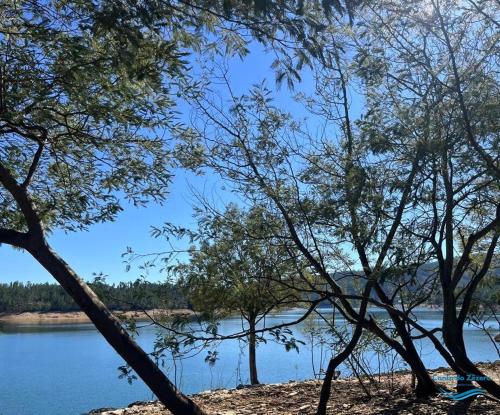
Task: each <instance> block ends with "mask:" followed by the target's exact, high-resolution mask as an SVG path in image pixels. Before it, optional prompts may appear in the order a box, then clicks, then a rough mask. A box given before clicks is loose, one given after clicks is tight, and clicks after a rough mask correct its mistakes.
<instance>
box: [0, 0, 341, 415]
mask: <svg viewBox="0 0 500 415" xmlns="http://www.w3.org/2000/svg"><path fill="white" fill-rule="evenodd" d="M299 3H300V5H302V4H303V3H302V2H299ZM299 3H298V4H299ZM286 4H287V3H286V2H282V1H276V2H269V5H270V6H272V7H263V4H262V2H234V3H233V2H226V1H223V2H222V1H221V2H208V3H207V2H202V1H200V2H197V1H196V2H195V1H192V2H187V1H178V2H177V1H174V2H170V1H157V2H156V1H155V2H135V1H123V2H115V1H106V0H103V1H98V2H93V1H85V0H84V1H78V2H72V1H69V2H68V1H53V2H37V1H35V2H32V1H21V2H18V1H10V0H9V1H5V2H2V4H1V5H0V21H1V23H0V138H1V142H0V183H1V187H0V211H1V216H0V243H4V244H9V245H12V246H15V247H18V248H22V249H25V250H27V251H28V252H30V254H31V255H32V256H33V257H34V258H35V259H36V260H37V261H38V262H39V263H40V264H42V265H43V266H44V267H45V268H46V269H47V270H48V271H49V272H50V273H51V274H52V275H53V276H54V277H55V278H56V280H57V281H58V282H59V283H60V284H61V285H62V286H63V288H64V289H65V290H66V291H67V292H68V293H69V294H70V295H71V296H72V298H73V299H74V300H75V302H76V303H77V304H78V305H79V306H80V307H81V308H82V310H84V311H85V312H86V313H87V314H88V315H89V317H90V318H91V320H92V321H93V322H94V324H95V325H96V327H97V328H98V329H99V330H100V331H101V333H102V334H103V335H104V337H105V338H106V339H107V340H108V342H109V343H110V344H111V345H112V346H113V347H114V348H115V349H116V350H117V351H118V353H119V354H120V355H121V356H122V357H123V358H124V359H125V360H126V361H127V362H128V363H129V364H130V366H131V367H132V368H134V369H135V370H136V371H137V373H138V374H139V375H140V376H141V378H142V379H143V380H144V381H145V382H146V383H147V384H148V386H149V387H150V388H151V389H152V390H153V392H154V393H155V394H156V395H157V396H158V397H159V398H160V400H161V401H162V402H163V403H164V404H165V405H166V406H167V407H168V408H169V409H171V410H172V412H174V413H176V414H188V413H201V410H200V409H199V408H197V407H196V406H195V405H194V404H193V403H192V402H191V401H190V400H189V399H187V398H186V397H184V396H182V395H181V394H180V393H179V392H178V391H177V390H176V389H175V387H174V386H173V385H172V383H171V382H170V381H169V380H168V379H167V378H166V377H165V376H164V374H163V373H162V372H161V371H160V370H159V369H158V368H157V367H156V366H155V365H154V364H153V363H152V361H151V360H150V359H149V358H148V356H147V355H146V353H144V351H142V350H141V349H140V348H139V347H138V346H137V344H136V343H135V342H134V341H133V340H132V339H131V338H130V337H129V336H128V335H127V333H126V332H125V331H124V330H123V328H122V327H121V325H120V323H119V321H118V320H117V319H116V318H115V317H114V316H113V315H112V314H111V313H110V312H109V311H108V310H107V308H106V307H105V306H104V304H103V303H102V302H101V301H100V300H99V298H97V296H96V295H95V293H94V292H93V291H92V290H91V289H90V288H89V287H88V286H87V285H86V284H85V283H84V282H83V281H82V280H81V279H80V278H79V277H78V276H77V275H76V274H75V272H74V271H73V270H72V269H71V268H70V267H69V265H68V264H66V263H65V262H64V261H63V260H62V259H61V258H60V257H59V256H58V255H57V254H56V253H55V252H54V251H53V250H52V248H51V247H50V245H49V244H48V241H47V239H46V235H47V233H50V232H51V231H52V230H55V229H63V230H66V231H73V230H79V229H85V228H87V227H88V226H90V225H92V224H94V223H98V222H102V221H108V220H113V219H114V218H115V217H116V215H117V213H118V212H119V211H120V210H121V204H122V200H123V199H128V200H129V201H131V202H133V203H135V204H144V203H145V202H146V201H148V200H151V199H155V200H158V201H161V200H163V198H164V197H165V194H166V188H167V185H168V182H169V179H170V173H169V169H168V159H169V152H168V148H167V146H166V143H165V141H164V140H163V139H161V138H160V137H159V135H157V134H155V133H154V132H155V130H156V129H157V128H160V127H161V128H164V127H165V126H166V125H168V124H169V123H171V122H174V112H173V111H172V108H173V101H172V99H171V96H172V94H175V93H176V90H177V89H178V88H180V87H181V85H182V84H183V83H184V82H185V81H186V78H185V75H186V73H187V69H188V62H187V60H186V59H185V55H186V53H187V51H188V50H190V49H195V50H203V49H211V50H217V49H218V46H217V40H218V39H220V40H221V41H222V42H223V43H224V44H225V46H226V51H227V52H228V53H231V52H237V53H240V54H241V55H244V54H245V53H247V51H248V50H247V48H246V45H247V41H245V38H243V37H242V36H240V34H241V33H240V32H239V31H240V30H241V29H243V30H250V34H251V35H252V36H255V37H257V38H258V39H259V40H260V41H262V42H265V41H266V40H267V41H269V42H271V43H272V44H273V45H281V47H282V48H283V49H282V50H285V49H287V48H288V47H289V43H287V42H288V41H289V40H290V39H291V37H290V36H288V35H289V34H292V35H293V36H292V37H293V38H294V39H295V41H296V42H299V44H301V43H303V42H304V41H306V40H307V39H308V36H304V33H305V32H307V31H308V30H309V28H311V27H312V28H313V29H312V31H313V33H314V32H317V30H318V28H317V27H314V25H310V24H309V21H308V20H307V19H305V18H304V17H301V18H298V19H295V17H294V16H297V15H298V16H305V15H304V12H303V11H301V10H297V14H296V13H292V15H290V13H289V12H291V11H292V10H291V9H289V7H288V6H287V5H286ZM249 6H250V7H249ZM325 6H326V7H325V8H324V10H325V11H328V10H331V9H332V8H331V6H332V3H330V2H325ZM299 9H300V7H299ZM337 9H338V10H340V9H339V8H338V7H337ZM269 10H273V13H274V11H279V10H281V11H282V13H281V15H277V16H273V14H272V13H270V12H269ZM349 10H350V8H349ZM271 17H272V19H271ZM276 19H278V20H276ZM262 20H264V22H263V21H262ZM278 22H283V26H281V27H282V28H286V29H283V30H282V29H281V27H277V23H278ZM264 23H265V24H264ZM267 23H269V24H267ZM214 40H215V42H214ZM295 44H297V43H295ZM309 49H310V50H314V49H315V48H314V47H310V48H309ZM316 49H317V48H316ZM291 50H292V51H293V50H295V48H294V47H293V43H292V47H291ZM292 56H293V54H292Z"/></svg>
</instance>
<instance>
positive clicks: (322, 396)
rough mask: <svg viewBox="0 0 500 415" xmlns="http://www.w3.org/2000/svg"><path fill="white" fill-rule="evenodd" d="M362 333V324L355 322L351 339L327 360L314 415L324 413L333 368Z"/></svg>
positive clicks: (328, 396)
mask: <svg viewBox="0 0 500 415" xmlns="http://www.w3.org/2000/svg"><path fill="white" fill-rule="evenodd" d="M362 333H363V326H362V324H361V322H359V323H358V324H356V328H355V329H354V333H353V335H352V337H351V340H350V341H349V343H348V344H347V346H346V347H345V348H344V350H342V352H340V353H339V354H338V355H337V356H335V357H334V358H332V359H330V362H328V367H327V368H326V372H325V378H324V379H323V385H322V386H321V392H320V395H319V403H318V408H317V409H316V415H326V405H327V404H328V400H329V399H330V392H331V390H332V379H333V376H334V374H335V370H336V369H337V367H338V366H339V365H340V364H341V363H342V362H343V361H344V360H345V359H347V358H348V357H349V355H350V354H351V353H352V351H353V350H354V348H355V347H356V345H357V344H358V341H359V339H360V337H361V334H362Z"/></svg>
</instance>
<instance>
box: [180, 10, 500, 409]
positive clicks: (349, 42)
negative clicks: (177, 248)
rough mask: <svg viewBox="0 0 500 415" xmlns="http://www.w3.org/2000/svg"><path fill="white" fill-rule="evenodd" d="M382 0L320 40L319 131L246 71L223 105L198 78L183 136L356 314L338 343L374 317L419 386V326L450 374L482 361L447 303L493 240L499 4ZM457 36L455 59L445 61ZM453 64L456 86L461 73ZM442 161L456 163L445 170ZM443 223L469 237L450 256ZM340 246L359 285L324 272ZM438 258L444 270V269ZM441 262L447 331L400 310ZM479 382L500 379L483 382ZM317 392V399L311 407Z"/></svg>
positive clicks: (423, 388) (309, 100)
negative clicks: (246, 83) (355, 267)
mask: <svg viewBox="0 0 500 415" xmlns="http://www.w3.org/2000/svg"><path fill="white" fill-rule="evenodd" d="M471 4H472V3H471ZM380 5H381V6H382V7H381V8H378V7H376V6H373V7H367V9H365V11H367V13H366V14H363V18H362V19H361V17H360V20H362V22H360V23H359V24H358V25H357V26H355V27H354V28H353V29H351V30H350V31H347V30H346V31H344V32H340V34H339V32H337V31H333V30H332V33H331V41H330V44H331V45H332V48H331V49H326V50H325V51H324V52H323V57H324V60H322V61H321V62H320V64H318V66H317V71H316V72H315V79H316V80H317V84H316V89H315V91H314V95H312V96H305V97H304V99H303V101H304V102H305V103H306V105H307V106H308V107H309V109H310V111H311V113H313V114H314V115H316V116H319V117H321V118H322V120H323V121H324V125H322V128H321V130H320V131H321V132H323V133H322V135H321V134H320V135H319V137H317V136H313V135H312V134H311V133H310V131H311V130H310V129H308V128H307V127H301V125H300V124H299V123H298V122H295V121H294V120H293V119H292V118H291V116H290V115H289V114H287V113H286V112H284V111H281V110H280V109H278V108H276V107H275V106H273V104H272V93H271V92H270V91H269V90H267V89H265V88H258V87H257V88H255V89H254V90H253V91H251V92H250V93H249V94H246V95H243V96H234V95H231V94H230V96H229V105H226V106H224V107H221V106H220V105H219V104H218V102H220V98H217V99H213V97H212V96H210V94H208V93H202V94H198V95H193V96H192V97H191V102H192V103H193V106H194V107H195V108H196V111H197V112H196V115H197V118H196V117H195V118H194V119H196V120H197V121H198V120H202V121H200V124H197V123H196V122H194V123H193V125H192V129H190V130H186V133H188V135H186V136H188V137H189V138H191V139H192V137H193V136H196V137H197V138H198V139H200V140H201V141H202V142H203V143H204V144H205V146H206V148H207V150H206V154H205V165H206V166H208V167H211V168H213V169H214V170H215V171H217V172H218V173H220V174H221V176H223V177H224V178H226V179H227V180H229V181H230V182H231V183H232V185H233V187H234V188H235V189H236V191H239V192H240V194H241V195H244V197H245V198H248V199H249V200H252V201H255V200H259V202H260V203H266V204H268V205H266V207H267V208H268V209H270V210H271V211H273V212H274V213H275V214H276V216H278V217H281V218H282V220H283V223H284V229H288V232H287V234H286V235H283V234H281V235H279V236H280V237H281V238H282V240H288V241H292V242H293V244H294V246H295V250H296V252H298V253H299V254H300V255H302V256H303V258H304V259H305V260H307V261H308V263H309V264H310V267H311V269H312V271H313V272H314V273H315V274H316V275H317V276H318V277H319V278H321V279H322V280H323V281H324V282H325V283H327V286H328V288H329V290H330V292H329V293H328V294H329V295H330V297H331V298H332V302H333V305H334V306H335V307H337V308H338V310H339V311H340V312H341V313H342V315H343V316H344V317H345V318H346V319H347V320H348V321H350V322H352V323H353V324H355V327H356V329H355V330H354V333H353V336H352V342H350V344H349V347H354V346H355V344H356V342H357V340H358V339H359V336H360V334H359V333H360V331H361V328H363V329H366V330H369V331H372V332H373V333H374V334H376V335H377V336H379V337H380V338H381V339H383V340H384V341H385V342H387V344H388V345H390V346H391V347H393V348H394V349H395V350H396V351H397V352H398V353H399V354H401V356H402V357H403V359H404V360H405V361H406V362H407V363H408V364H409V365H410V367H411V368H412V370H413V371H414V373H415V374H416V376H417V380H418V383H417V394H419V395H422V396H426V395H429V394H432V393H436V391H437V387H436V385H435V384H434V382H433V381H432V379H431V378H430V376H429V375H428V373H427V371H426V368H425V366H424V365H423V363H422V361H421V359H420V357H419V355H418V352H417V350H416V348H415V344H414V340H415V339H416V338H421V337H428V338H429V339H431V341H432V342H433V344H434V345H435V347H436V350H437V351H439V352H440V353H441V354H442V355H443V356H444V358H445V359H446V361H447V362H448V363H449V364H450V366H451V367H452V368H453V370H455V371H456V372H457V373H458V374H463V373H473V374H477V373H478V371H477V368H475V365H474V364H473V363H472V362H470V360H468V359H467V357H466V353H465V352H464V350H465V348H464V347H463V345H462V346H461V345H460V344H461V342H463V337H461V329H460V327H461V325H463V321H464V320H461V319H460V317H457V316H456V314H455V313H456V305H457V304H458V303H457V298H458V297H460V296H462V295H464V294H465V293H468V294H466V295H465V296H466V297H470V296H473V292H474V290H475V287H476V285H475V284H476V281H477V282H478V283H479V282H480V281H481V279H482V278H483V277H484V275H485V274H486V273H488V270H489V269H490V264H491V259H492V257H493V255H494V252H495V249H496V246H497V241H498V236H497V230H496V229H497V227H498V214H497V213H496V211H497V208H496V204H495V202H493V201H494V200H496V199H497V197H495V194H496V193H497V192H498V190H497V189H496V187H495V183H496V182H495V178H497V171H496V169H497V166H498V164H497V163H498V162H497V160H498V156H497V154H498V152H497V150H496V149H497V146H498V145H497V140H496V138H495V137H496V135H495V127H494V123H492V120H493V119H494V115H493V114H494V111H492V109H493V108H495V106H494V102H495V96H494V94H491V91H492V90H494V89H495V88H496V80H495V78H494V74H495V73H494V71H493V70H492V65H493V60H492V59H494V55H493V48H492V46H491V40H490V39H491V36H490V34H491V32H492V31H493V30H494V27H495V26H496V20H495V19H494V18H492V17H491V16H488V15H485V13H483V12H481V10H482V9H477V8H476V7H472V6H471V8H466V7H464V8H453V7H452V6H451V3H450V4H447V5H446V9H445V10H446V11H447V14H446V16H445V17H443V14H441V18H440V17H439V14H438V13H437V12H436V14H435V15H434V16H433V17H434V19H431V18H430V17H428V16H426V15H425V13H424V14H423V13H422V11H427V10H429V8H428V7H427V8H425V7H424V5H423V3H418V4H417V3H415V4H412V5H411V6H408V5H407V4H406V3H405V4H403V3H402V2H381V3H380ZM434 7H437V6H436V4H435V6H434ZM380 10H382V12H381V11H380ZM460 12H463V14H459V13H460ZM423 15H424V17H422V16H423ZM456 15H459V16H460V17H456ZM455 18H456V19H457V21H456V22H455V20H454V19H455ZM443 22H444V23H443ZM452 22H455V23H456V24H455V23H454V24H453V25H452V24H451V23H452ZM459 23H460V24H459ZM451 27H457V31H456V32H455V33H454V35H453V36H451V37H450V34H449V33H448V34H447V35H445V34H444V33H445V32H446V31H448V30H450V28H451ZM358 30H359V31H358ZM408 33H412V34H413V35H414V36H410V35H408ZM436 33H438V34H439V33H441V35H436ZM324 36H328V33H327V34H326V35H325V34H324ZM447 37H448V40H446V38H447ZM454 38H455V39H456V40H454ZM464 38H467V39H468V42H463V39H464ZM415 39H417V40H415ZM450 39H451V40H450ZM458 39H460V42H458ZM449 45H451V51H450V46H449ZM471 45H472V46H471ZM463 46H467V48H466V47H463ZM458 50H460V56H461V57H460V60H461V61H463V62H464V65H463V66H457V63H456V62H457V51H458ZM471 51H474V53H472V52H471ZM453 56H454V58H452V57H453ZM353 57H354V59H353ZM453 61H455V63H453ZM462 68H463V69H462ZM458 71H460V73H458ZM228 78H229V76H228V75H227V74H223V75H222V82H226V83H229V81H228ZM459 80H460V82H465V85H466V86H467V88H464V85H462V84H460V85H459V86H457V83H458V82H459ZM219 81H220V80H219ZM358 88H359V89H358ZM354 91H356V92H354ZM359 91H361V94H362V95H363V96H362V98H363V99H364V101H365V103H366V109H365V111H363V115H362V116H355V115H354V112H353V111H352V108H351V101H350V94H351V93H352V94H358V96H359V94H360V92H359ZM355 96H356V95H355ZM362 98H361V97H360V98H359V99H360V100H361V99H362ZM461 101H463V103H464V105H465V106H464V105H462V103H461ZM227 108H229V110H228V109H227ZM469 127H471V128H469ZM471 133H472V135H471ZM444 150H445V151H444ZM450 157H451V158H450ZM452 159H453V160H455V163H458V165H459V166H460V169H461V171H460V172H459V173H457V172H456V170H455V169H454V168H453V165H452V164H450V163H451V161H450V160H452ZM438 160H439V161H438ZM431 166H434V167H432V168H433V169H434V170H430V169H431ZM443 169H444V170H443ZM443 171H447V173H443ZM443 174H444V175H443ZM451 176H453V177H455V178H456V179H457V180H456V181H455V182H453V184H452V182H450V177H451ZM432 177H434V179H432ZM440 182H441V184H439V183H440ZM445 182H447V183H448V184H447V185H445ZM450 184H452V186H451V187H450ZM454 186H456V187H455V188H454ZM440 189H442V190H440ZM495 189H496V190H495ZM446 194H447V195H448V196H447V198H446V196H445V195H446ZM459 195H460V196H459ZM462 195H463V197H462ZM454 197H455V198H456V199H454ZM462 202H463V203H464V205H463V206H462ZM446 205H448V208H446V207H445V206H446ZM482 207H484V209H483V208H482ZM453 209H454V210H455V212H456V216H455V214H453V212H452V210H453ZM446 212H448V213H446ZM450 212H451V213H450ZM433 218H435V219H433ZM445 218H446V219H445ZM464 218H466V219H465V222H463V219H464ZM430 229H433V230H434V231H433V232H434V233H432V232H431V231H430ZM454 229H456V230H457V232H458V237H459V238H461V239H462V244H463V246H464V249H463V251H462V252H461V253H460V259H459V260H458V262H455V261H454V260H453V258H454V255H455V254H454V251H455V249H456V246H457V245H456V243H455V242H453V241H454V240H455V238H456V235H457V234H456V233H455V232H454ZM439 235H441V236H439ZM467 235H469V237H467ZM488 236H489V238H490V239H489V240H488V242H487V243H486V241H485V238H486V237H488ZM435 242H436V243H435ZM481 242H485V244H484V245H483V247H481ZM446 245H447V246H446ZM346 246H351V247H352V250H349V249H346V248H345V247H346ZM343 249H346V251H347V252H346V251H343ZM474 249H475V250H476V251H475V252H474V255H475V257H476V258H477V261H475V262H476V264H477V263H479V264H480V266H475V267H474V268H470V269H469V271H470V272H471V273H472V280H468V277H467V273H464V271H465V268H466V267H464V265H466V264H469V263H471V261H470V259H468V255H470V254H471V253H472V252H473V250H474ZM349 251H351V252H354V255H355V258H356V259H354V260H355V261H358V263H359V264H360V266H361V267H362V273H357V274H355V275H356V277H357V278H358V279H359V281H360V282H361V283H362V284H363V287H364V289H365V290H363V287H362V289H361V290H359V291H358V292H357V293H356V294H355V295H352V294H348V293H346V292H345V291H344V290H342V289H341V287H339V285H338V283H337V282H336V281H335V278H334V275H335V274H334V273H333V272H332V269H333V268H334V266H335V264H336V263H338V262H339V261H340V259H339V257H340V256H341V255H339V252H345V254H344V255H345V258H351V259H353V258H352V256H351V255H349V253H348V252H349ZM440 251H441V254H439V252H440ZM443 251H444V252H443ZM439 255H441V257H442V258H441V260H440V259H439V258H438V257H437V256H439ZM433 258H437V259H438V262H440V263H441V265H440V268H439V270H437V272H434V271H436V270H433V272H430V273H429V275H428V277H427V278H425V280H423V281H422V280H419V278H418V274H419V271H421V270H422V267H423V265H424V264H426V263H428V262H429V261H432V260H433ZM349 262H350V261H345V267H346V268H348V267H350V266H351V264H350V263H349ZM455 267H457V268H455ZM443 271H444V274H445V275H446V274H448V275H451V274H454V275H455V277H453V278H455V280H454V281H452V280H450V279H446V277H445V279H444V280H443V279H442V278H443ZM450 273H451V274H450ZM469 275H470V274H469ZM437 278H440V283H441V285H442V291H443V293H446V294H444V295H445V297H444V299H445V301H444V303H446V302H447V304H445V313H444V315H445V320H446V324H443V329H442V330H443V334H444V335H445V337H446V336H448V340H446V339H445V345H446V347H444V346H443V344H442V343H441V342H440V341H439V339H437V338H436V336H434V331H432V332H431V331H429V330H426V329H425V328H424V327H422V326H421V325H420V324H418V322H417V321H416V320H415V319H414V318H413V317H412V315H411V314H412V310H413V309H414V308H415V307H416V306H418V305H419V304H422V303H423V302H425V301H426V299H427V298H428V297H429V295H431V294H432V291H433V290H435V286H436V282H437ZM443 281H444V282H443ZM455 281H457V282H458V281H462V285H461V286H460V287H458V286H457V285H456V283H455ZM471 281H472V282H471ZM450 282H453V283H452V284H450ZM464 286H466V287H467V288H465V289H464ZM420 288H421V289H422V291H421V292H420V290H419V289H420ZM313 289H316V290H317V292H322V291H323V290H324V289H323V288H319V287H318V286H316V287H314V288H313ZM354 299H355V300H357V301H360V300H361V301H363V300H364V301H366V302H369V303H370V304H375V305H378V306H380V307H383V308H385V309H386V310H387V311H388V313H389V316H390V318H391V320H392V322H393V324H394V327H395V328H396V331H397V334H398V336H399V339H398V340H395V339H392V338H390V336H388V335H387V334H386V333H384V330H382V328H381V327H380V326H379V325H378V324H377V322H376V320H375V319H374V318H373V317H372V316H369V317H365V314H364V311H363V312H362V310H364V309H363V308H361V309H360V312H357V311H356V310H355V309H354V308H353V305H352V301H353V300H354ZM464 300H465V297H464ZM468 301H469V300H465V303H464V304H465V307H463V306H462V312H461V315H462V318H463V317H464V316H465V315H466V314H467V308H468V306H467V302H468ZM453 315H455V317H453ZM414 331H418V332H420V333H421V334H414ZM452 339H453V340H452ZM345 352H346V353H341V354H340V355H339V358H342V357H344V356H347V355H348V354H349V350H348V349H346V351H345ZM336 361H337V359H336V360H335V362H336ZM335 362H334V363H335ZM333 366H334V365H333ZM332 373H333V372H332ZM327 379H328V377H327ZM479 383H480V384H481V386H483V387H485V388H486V389H487V390H488V391H490V392H491V393H493V394H495V395H496V394H497V390H496V385H495V384H494V382H491V381H487V380H486V381H484V382H483V381H481V382H479ZM325 385H326V389H328V382H326V383H325ZM325 395H328V394H326V393H325V394H324V396H325ZM324 407H325V404H324V402H323V404H322V408H320V410H318V413H323V412H324ZM322 411H323V412H322Z"/></svg>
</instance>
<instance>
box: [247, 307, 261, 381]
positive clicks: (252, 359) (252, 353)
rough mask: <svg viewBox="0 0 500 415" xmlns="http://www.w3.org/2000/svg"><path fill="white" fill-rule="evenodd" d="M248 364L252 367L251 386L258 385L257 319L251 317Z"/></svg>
mask: <svg viewBox="0 0 500 415" xmlns="http://www.w3.org/2000/svg"><path fill="white" fill-rule="evenodd" d="M248 323H249V326H250V327H249V331H248V363H249V365H250V384H252V385H258V384H259V379H258V377H257V359H256V343H257V341H256V336H255V317H252V316H251V317H250V319H249V320H248Z"/></svg>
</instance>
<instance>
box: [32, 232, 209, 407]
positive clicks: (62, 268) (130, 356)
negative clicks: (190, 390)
mask: <svg viewBox="0 0 500 415" xmlns="http://www.w3.org/2000/svg"><path fill="white" fill-rule="evenodd" d="M25 249H27V250H28V251H29V252H30V254H31V255H32V256H33V257H34V258H35V259H36V260H37V261H38V262H39V263H40V264H41V265H42V266H43V267H44V268H45V269H46V270H47V271H48V272H49V273H50V274H51V275H52V276H53V277H54V278H55V279H56V280H57V281H58V282H59V284H61V286H62V287H63V288H64V289H65V290H66V292H67V293H68V294H69V295H70V296H71V297H72V298H73V299H74V300H75V302H76V303H77V304H78V305H79V306H80V307H81V309H82V311H84V312H85V314H86V315H87V316H88V317H89V318H90V320H91V321H92V323H94V325H95V326H96V328H97V329H98V330H99V332H100V333H101V334H102V335H103V337H104V338H105V339H106V340H107V342H108V343H109V344H110V345H111V346H112V347H113V348H114V349H115V350H116V352H117V353H118V354H119V355H120V356H121V357H122V358H123V359H124V360H125V361H126V362H127V364H128V365H129V366H130V367H131V368H132V369H133V370H134V371H135V372H136V373H137V374H138V375H139V377H140V378H141V379H142V380H143V381H144V383H146V385H147V386H148V387H149V388H150V389H151V391H152V392H153V393H154V394H155V395H156V396H157V397H158V399H159V400H160V401H161V402H162V403H163V404H164V405H165V406H166V407H167V408H168V409H169V410H170V411H171V412H172V413H173V414H174V415H205V412H204V411H203V410H201V409H200V408H199V407H198V406H197V405H196V404H195V403H194V402H193V401H191V400H190V399H189V398H188V397H186V396H185V395H183V394H182V393H181V392H180V391H179V390H178V389H177V388H176V387H175V385H174V384H173V383H172V382H171V381H170V380H169V379H168V378H167V377H166V376H165V374H164V373H163V372H162V371H161V370H160V369H159V368H158V366H157V365H156V364H155V363H154V362H153V361H152V360H151V359H150V357H149V356H148V355H147V354H146V353H145V352H144V350H142V349H141V348H140V347H139V346H138V345H137V343H136V342H135V341H134V340H133V339H132V338H131V337H130V335H129V334H128V333H127V332H126V331H125V330H124V329H123V327H122V325H121V323H120V321H119V320H118V318H116V317H115V316H114V315H113V314H111V312H110V311H109V310H108V308H107V307H106V306H105V305H104V303H103V302H102V301H101V300H99V298H98V297H97V296H96V294H95V293H94V292H93V291H92V290H91V289H90V287H89V286H88V285H87V284H85V282H84V281H83V280H82V279H80V278H79V277H78V275H77V274H76V273H75V272H74V271H73V270H72V269H71V268H70V266H69V265H68V264H67V263H66V262H64V260H63V259H61V258H60V257H59V256H58V255H57V254H56V253H55V252H54V251H53V250H52V249H51V248H50V246H49V245H48V244H47V242H46V241H45V240H44V239H43V238H42V239H40V238H37V239H36V242H33V240H32V241H31V243H29V246H27V247H26V248H25Z"/></svg>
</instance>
